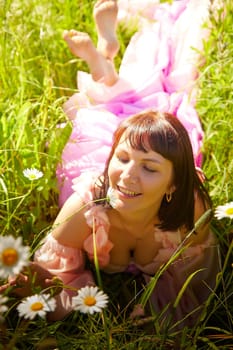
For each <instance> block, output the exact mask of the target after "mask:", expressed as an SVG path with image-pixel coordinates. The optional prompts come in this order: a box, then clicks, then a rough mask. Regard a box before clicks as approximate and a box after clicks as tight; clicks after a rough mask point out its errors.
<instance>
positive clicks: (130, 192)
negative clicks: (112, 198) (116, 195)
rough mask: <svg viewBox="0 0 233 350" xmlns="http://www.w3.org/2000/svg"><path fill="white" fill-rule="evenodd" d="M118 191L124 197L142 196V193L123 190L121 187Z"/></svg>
mask: <svg viewBox="0 0 233 350" xmlns="http://www.w3.org/2000/svg"><path fill="white" fill-rule="evenodd" d="M117 189H118V191H119V192H120V193H122V194H123V195H124V196H127V197H130V198H134V197H138V196H140V195H141V193H138V192H134V191H130V190H128V189H126V188H123V187H120V186H117Z"/></svg>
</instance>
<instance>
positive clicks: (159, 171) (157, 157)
mask: <svg viewBox="0 0 233 350" xmlns="http://www.w3.org/2000/svg"><path fill="white" fill-rule="evenodd" d="M108 176H109V185H110V187H112V188H113V190H114V192H113V194H114V197H115V199H116V200H115V206H114V208H115V209H116V210H118V211H122V210H123V211H132V212H137V211H141V210H148V213H149V212H151V213H154V214H155V215H156V212H158V210H159V208H160V205H161V201H162V199H163V197H164V195H165V194H166V193H170V192H171V191H172V192H173V191H174V189H175V186H173V183H172V178H173V165H172V162H171V161H169V160H168V159H166V158H164V157H163V156H162V155H161V154H159V153H156V152H154V151H152V150H149V151H148V152H146V153H145V152H143V151H139V150H135V149H133V148H132V147H131V146H130V144H129V142H127V140H125V139H124V135H123V136H122V137H121V140H120V142H119V144H118V146H117V147H116V149H115V152H114V154H113V157H112V159H111V161H110V163H109V168H108Z"/></svg>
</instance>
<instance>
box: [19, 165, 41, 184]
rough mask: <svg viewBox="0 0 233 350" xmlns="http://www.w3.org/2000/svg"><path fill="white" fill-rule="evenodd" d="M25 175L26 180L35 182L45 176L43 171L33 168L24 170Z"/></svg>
mask: <svg viewBox="0 0 233 350" xmlns="http://www.w3.org/2000/svg"><path fill="white" fill-rule="evenodd" d="M23 175H24V176H25V177H26V178H28V180H30V181H34V180H38V179H40V178H41V177H42V176H43V175H44V174H43V173H42V171H40V170H38V169H36V168H31V169H29V168H27V169H24V171H23Z"/></svg>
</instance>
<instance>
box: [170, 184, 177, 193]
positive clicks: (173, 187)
mask: <svg viewBox="0 0 233 350" xmlns="http://www.w3.org/2000/svg"><path fill="white" fill-rule="evenodd" d="M175 190H176V186H175V185H171V186H170V187H169V188H168V194H172V193H174V192H175Z"/></svg>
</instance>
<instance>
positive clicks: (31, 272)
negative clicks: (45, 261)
mask: <svg viewBox="0 0 233 350" xmlns="http://www.w3.org/2000/svg"><path fill="white" fill-rule="evenodd" d="M45 289H46V290H47V292H51V293H52V294H53V295H54V294H58V293H59V292H60V291H61V289H62V283H61V281H60V280H59V278H58V277H56V276H54V275H52V274H51V273H50V272H49V271H48V270H46V269H44V268H43V267H41V266H40V265H38V264H37V263H35V262H31V263H30V265H29V266H27V267H26V268H25V269H24V271H23V272H21V273H20V274H18V275H17V276H15V277H10V278H9V279H8V283H6V284H4V285H3V286H0V294H1V293H4V292H8V293H9V294H13V295H16V296H19V297H26V296H29V295H32V294H35V293H40V292H41V291H42V290H45Z"/></svg>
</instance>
